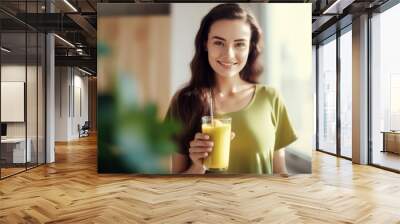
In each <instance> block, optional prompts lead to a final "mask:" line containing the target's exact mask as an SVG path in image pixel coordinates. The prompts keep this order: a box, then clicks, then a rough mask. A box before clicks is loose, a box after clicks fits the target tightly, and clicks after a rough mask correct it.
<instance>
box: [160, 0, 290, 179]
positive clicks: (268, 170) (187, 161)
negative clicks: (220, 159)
mask: <svg viewBox="0 0 400 224" xmlns="http://www.w3.org/2000/svg"><path fill="white" fill-rule="evenodd" d="M261 42H262V41H261V29H260V28H259V25H258V24H257V22H256V20H255V19H254V17H253V16H252V15H250V14H249V13H248V12H247V11H245V10H244V9H242V8H241V7H240V6H239V5H238V4H221V5H218V6H216V7H215V8H213V9H212V10H211V11H210V12H209V13H208V14H207V15H206V16H205V17H204V18H203V20H202V21H201V25H200V29H199V31H198V33H197V36H196V39H195V55H194V58H193V59H192V61H191V64H190V67H191V72H192V77H191V80H190V81H189V83H188V84H187V85H186V86H185V87H184V88H182V89H181V90H180V91H178V92H177V93H176V94H175V96H174V98H173V99H172V102H171V105H170V107H169V110H168V112H167V117H166V118H167V119H177V120H179V121H181V122H182V124H183V126H184V128H183V131H182V133H181V134H180V135H179V136H176V140H177V142H178V143H179V153H177V154H176V155H174V156H173V166H172V171H173V172H174V173H187V174H204V173H205V172H206V169H205V167H204V165H203V160H204V159H205V158H207V156H208V154H209V153H210V152H211V151H212V147H213V142H212V141H210V138H209V136H207V135H205V134H202V133H201V117H202V116H204V115H209V114H210V108H209V101H208V98H209V97H208V96H209V95H211V96H212V100H213V102H214V108H213V110H214V114H216V115H217V116H228V117H231V118H232V124H231V125H232V132H233V133H235V135H236V137H235V138H234V139H233V140H232V141H231V149H230V157H229V168H228V170H227V171H226V173H253V174H273V173H279V174H285V173H286V167H285V158H284V151H283V147H285V146H287V145H289V144H290V143H292V142H293V141H295V140H296V135H295V132H294V130H293V128H292V125H291V123H290V120H289V118H288V115H287V112H286V107H285V105H284V103H283V102H282V100H281V98H280V97H279V94H278V93H277V92H276V91H275V90H274V89H272V88H271V87H267V86H264V85H260V84H257V78H258V76H259V75H260V74H261V72H262V66H261V65H260V64H259V55H260V53H261ZM210 93H211V94H210Z"/></svg>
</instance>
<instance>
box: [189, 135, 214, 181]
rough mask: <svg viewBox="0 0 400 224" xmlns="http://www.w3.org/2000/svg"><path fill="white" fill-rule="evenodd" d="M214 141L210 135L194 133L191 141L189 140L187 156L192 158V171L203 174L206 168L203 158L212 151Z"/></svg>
mask: <svg viewBox="0 0 400 224" xmlns="http://www.w3.org/2000/svg"><path fill="white" fill-rule="evenodd" d="M213 146H214V142H213V141H211V140H210V136H208V135H206V134H202V133H196V135H195V136H194V139H193V141H191V142H190V148H189V157H190V159H191V160H192V167H191V169H192V171H194V173H198V174H204V173H205V171H206V169H205V167H204V165H203V160H204V159H205V158H207V157H208V155H209V153H210V152H211V151H212V149H213Z"/></svg>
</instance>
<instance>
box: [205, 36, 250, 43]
mask: <svg viewBox="0 0 400 224" xmlns="http://www.w3.org/2000/svg"><path fill="white" fill-rule="evenodd" d="M212 38H214V39H218V40H223V41H226V40H225V39H224V38H222V37H219V36H213V37H212ZM234 41H235V42H239V41H246V39H245V38H240V39H236V40H234Z"/></svg>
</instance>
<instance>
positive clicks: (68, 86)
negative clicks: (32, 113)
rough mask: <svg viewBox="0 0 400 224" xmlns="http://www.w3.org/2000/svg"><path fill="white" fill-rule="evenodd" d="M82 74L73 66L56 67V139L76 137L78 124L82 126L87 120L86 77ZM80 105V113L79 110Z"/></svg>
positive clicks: (62, 139) (68, 139) (66, 139)
mask: <svg viewBox="0 0 400 224" xmlns="http://www.w3.org/2000/svg"><path fill="white" fill-rule="evenodd" d="M83 75H84V74H83V73H82V72H80V71H79V70H77V69H75V68H71V67H56V83H55V86H56V91H55V120H56V128H55V129H56V132H55V140H56V141H70V140H73V139H77V138H78V137H79V136H78V134H79V133H78V124H80V125H81V126H82V125H83V124H84V122H85V121H87V120H88V105H89V104H88V78H87V77H85V76H83ZM79 95H81V96H80V97H79ZM79 100H81V102H79ZM80 105H81V106H82V114H80V111H79V106H80Z"/></svg>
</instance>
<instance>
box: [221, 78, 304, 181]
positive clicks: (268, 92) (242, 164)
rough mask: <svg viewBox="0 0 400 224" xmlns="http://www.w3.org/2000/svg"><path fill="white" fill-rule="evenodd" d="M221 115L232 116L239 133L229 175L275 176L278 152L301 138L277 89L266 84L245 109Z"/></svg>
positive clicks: (233, 125) (234, 127) (234, 144)
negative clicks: (275, 157) (275, 155)
mask: <svg viewBox="0 0 400 224" xmlns="http://www.w3.org/2000/svg"><path fill="white" fill-rule="evenodd" d="M217 116H227V117H231V118H232V131H233V132H235V134H236V135H235V138H234V139H233V140H232V142H231V151H230V157H229V168H228V170H227V173H252V174H273V170H272V167H273V156H274V151H275V150H278V149H281V148H283V147H285V146H287V145H289V144H290V143H292V142H294V141H295V140H296V139H297V137H296V134H295V131H294V129H293V127H292V124H291V122H290V119H289V116H288V113H287V111H286V106H285V104H284V102H283V101H282V99H281V97H280V96H279V94H278V93H277V91H276V90H275V89H273V88H271V87H268V86H265V85H256V90H255V94H254V95H253V98H252V100H251V102H250V103H249V104H248V105H247V106H246V107H245V108H243V109H241V110H240V111H237V112H231V113H226V114H218V115H217Z"/></svg>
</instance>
